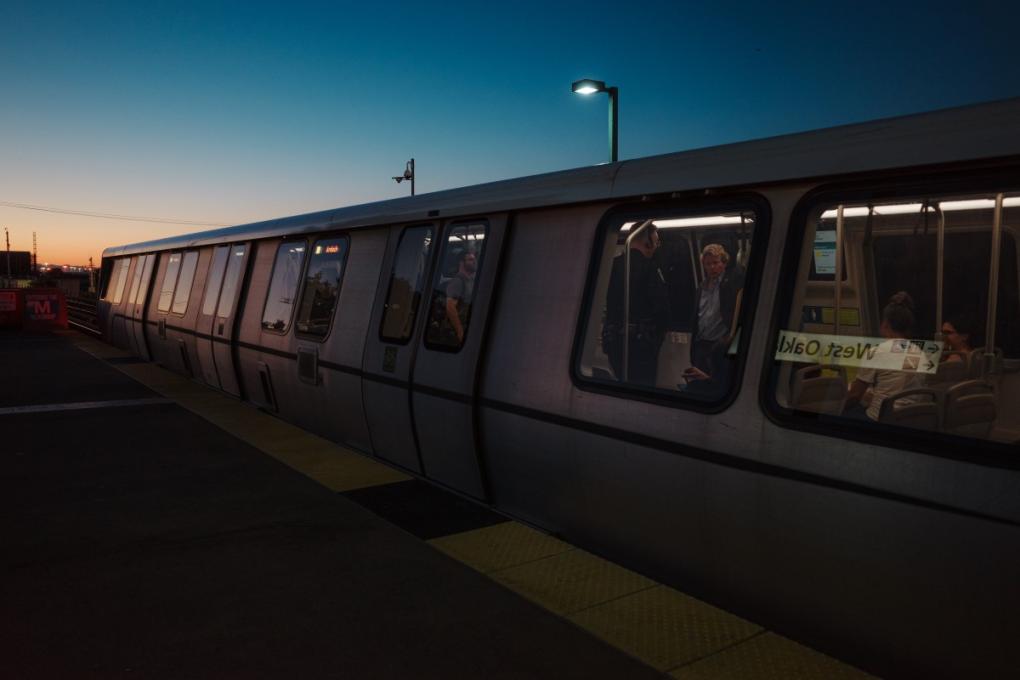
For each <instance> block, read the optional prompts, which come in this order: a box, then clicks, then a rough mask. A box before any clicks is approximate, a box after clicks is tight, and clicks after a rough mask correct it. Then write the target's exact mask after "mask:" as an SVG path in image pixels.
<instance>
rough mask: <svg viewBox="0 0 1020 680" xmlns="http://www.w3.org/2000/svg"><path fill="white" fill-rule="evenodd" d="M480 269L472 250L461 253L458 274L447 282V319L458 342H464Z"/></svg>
mask: <svg viewBox="0 0 1020 680" xmlns="http://www.w3.org/2000/svg"><path fill="white" fill-rule="evenodd" d="M477 270H478V256H477V255H475V253H474V252H473V251H471V250H465V251H464V252H463V253H461V255H460V264H458V265H457V275H456V276H455V277H453V279H452V280H451V281H450V282H449V283H448V284H446V320H447V321H449V322H450V327H451V328H453V332H454V333H455V334H456V336H457V344H458V345H460V344H462V343H463V342H464V326H465V325H466V324H467V318H468V313H469V312H470V310H471V300H472V298H473V297H474V294H475V272H476V271H477Z"/></svg>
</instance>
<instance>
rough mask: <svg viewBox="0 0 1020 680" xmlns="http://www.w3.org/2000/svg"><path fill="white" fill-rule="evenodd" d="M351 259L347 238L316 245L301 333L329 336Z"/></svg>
mask: <svg viewBox="0 0 1020 680" xmlns="http://www.w3.org/2000/svg"><path fill="white" fill-rule="evenodd" d="M346 258H347V239H346V238H344V237H334V238H325V239H320V240H318V241H316V242H315V245H314V246H312V256H311V257H310V258H309V260H308V272H307V273H306V274H305V285H304V290H303V291H302V292H301V306H300V307H299V308H298V316H297V322H296V323H297V332H298V333H302V334H307V335H313V336H316V337H319V338H324V337H326V335H327V334H328V333H329V324H330V321H331V320H332V318H333V309H334V308H335V307H336V301H337V298H338V297H339V296H340V281H341V280H342V279H343V272H344V262H345V260H346Z"/></svg>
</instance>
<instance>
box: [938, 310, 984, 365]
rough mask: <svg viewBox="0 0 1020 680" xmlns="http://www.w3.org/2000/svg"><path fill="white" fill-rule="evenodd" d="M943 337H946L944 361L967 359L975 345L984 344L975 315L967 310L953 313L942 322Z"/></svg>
mask: <svg viewBox="0 0 1020 680" xmlns="http://www.w3.org/2000/svg"><path fill="white" fill-rule="evenodd" d="M942 337H943V338H945V340H944V343H945V351H944V352H943V354H942V361H966V360H967V355H969V354H970V353H971V352H972V351H973V350H974V347H975V345H976V346H980V345H983V344H984V340H983V338H982V337H981V336H980V335H979V332H978V330H977V323H975V321H974V317H973V316H972V315H970V314H968V313H966V312H961V313H959V314H956V315H951V316H949V317H947V318H946V320H945V321H943V322H942Z"/></svg>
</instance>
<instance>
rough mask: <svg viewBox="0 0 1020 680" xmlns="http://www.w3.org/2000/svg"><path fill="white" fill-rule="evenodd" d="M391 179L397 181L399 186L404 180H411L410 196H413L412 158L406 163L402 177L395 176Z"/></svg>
mask: <svg viewBox="0 0 1020 680" xmlns="http://www.w3.org/2000/svg"><path fill="white" fill-rule="evenodd" d="M393 179H395V180H396V181H397V184H400V183H401V182H403V181H404V180H405V179H409V180H411V195H412V196H414V159H413V158H412V159H411V160H409V161H407V166H406V167H405V168H404V174H403V175H397V176H396V177H394V178H393Z"/></svg>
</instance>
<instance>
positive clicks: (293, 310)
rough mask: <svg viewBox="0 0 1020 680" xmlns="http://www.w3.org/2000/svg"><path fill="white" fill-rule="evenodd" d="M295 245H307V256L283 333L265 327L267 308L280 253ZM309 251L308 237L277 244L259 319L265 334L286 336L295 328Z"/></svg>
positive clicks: (302, 263)
mask: <svg viewBox="0 0 1020 680" xmlns="http://www.w3.org/2000/svg"><path fill="white" fill-rule="evenodd" d="M294 243H304V244H305V255H304V256H302V258H301V268H300V270H299V271H298V278H297V287H298V290H295V291H294V296H295V297H294V302H293V303H292V304H291V305H290V318H289V319H288V320H287V327H286V328H284V329H283V330H282V331H278V330H276V329H275V328H269V327H267V326H266V325H265V320H266V308H267V307H268V306H269V294H270V293H272V292H273V281H274V279H275V277H276V267H277V265H278V264H280V252H281V250H282V249H283V248H284V246H288V245H291V244H294ZM308 249H309V246H308V239H307V238H306V237H301V238H293V237H289V238H284V239H283V240H282V241H280V242H279V243H277V245H276V248H275V250H276V252H275V253H274V254H273V268H272V269H271V270H270V272H269V285H268V286H266V297H265V300H263V302H262V315H261V318H260V319H259V329H260V330H261V331H262V332H263V333H272V334H273V335H279V336H285V335H287V334H288V333H290V329H291V328H293V327H294V315H295V314H296V313H297V307H298V302H299V300H298V296H299V295H301V293H302V291H303V288H304V286H303V284H304V280H305V272H306V271H308V259H309V258H308ZM229 261H230V260H227V262H228V263H229ZM226 275H227V271H226V269H224V270H223V276H224V278H226ZM221 294H222V291H221ZM217 311H218V310H217Z"/></svg>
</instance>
